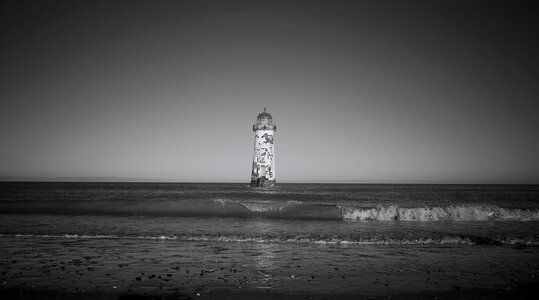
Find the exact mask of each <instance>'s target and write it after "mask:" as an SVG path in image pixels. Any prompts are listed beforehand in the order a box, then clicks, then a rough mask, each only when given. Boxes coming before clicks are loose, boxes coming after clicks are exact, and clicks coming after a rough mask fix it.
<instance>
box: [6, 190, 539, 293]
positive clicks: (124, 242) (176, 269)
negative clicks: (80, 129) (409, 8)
mask: <svg viewBox="0 0 539 300" xmlns="http://www.w3.org/2000/svg"><path fill="white" fill-rule="evenodd" d="M0 243H1V247H0V248H1V249H0V254H1V256H0V270H1V271H2V282H3V288H42V289H52V290H65V291H69V292H71V291H73V292H75V291H76V292H80V291H85V292H88V291H93V292H96V291H97V292H103V293H139V292H144V293H163V292H173V291H176V292H177V291H181V292H182V293H186V294H189V295H199V296H204V295H207V294H208V293H210V292H211V291H212V290H215V289H229V290H240V289H242V290H246V289H247V290H257V289H263V290H267V291H268V292H275V291H278V292H285V293H320V294H335V293H349V294H364V295H394V294H398V293H417V292H423V291H445V290H451V289H471V288H484V289H501V290H507V289H512V288H517V287H518V286H519V285H522V284H528V283H534V282H537V280H536V276H539V187H538V186H523V185H515V186H511V185H368V184H365V185H363V184H279V185H278V186H277V187H276V188H273V189H252V188H249V187H248V185H247V184H186V183H0ZM152 276H153V277H152Z"/></svg>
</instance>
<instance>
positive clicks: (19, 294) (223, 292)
mask: <svg viewBox="0 0 539 300" xmlns="http://www.w3.org/2000/svg"><path fill="white" fill-rule="evenodd" d="M538 293H539V285H537V284H534V283H528V284H520V285H516V286H513V287H501V286H500V287H499V288H492V289H481V288H474V289H460V288H458V287H455V288H453V289H451V290H442V291H421V292H418V293H410V292H406V293H397V292H392V293H384V292H383V291H380V292H379V293H376V294H361V293H343V294H341V293H338V292H335V293H324V294H314V293H313V294H310V293H296V292H294V291H272V290H265V289H259V290H252V289H251V290H238V289H224V288H216V289H210V290H208V291H207V292H206V293H204V294H189V293H182V292H173V293H167V292H163V293H143V294H140V293H105V292H94V291H90V292H76V293H70V292H65V291H60V290H47V289H29V288H8V289H2V288H0V298H1V299H6V300H9V299H14V300H21V299H36V300H37V299H44V300H48V299H60V300H68V299H73V300H86V299H104V300H113V299H118V300H150V299H152V300H153V299H161V300H187V299H257V300H264V299H285V300H293V299H312V300H322V299H341V300H345V299H370V300H382V299H384V300H387V299H396V300H408V299H439V300H445V299H447V300H450V299H461V300H465V299H536V296H537V294H538Z"/></svg>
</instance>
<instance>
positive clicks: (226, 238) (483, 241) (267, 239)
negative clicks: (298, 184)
mask: <svg viewBox="0 0 539 300" xmlns="http://www.w3.org/2000/svg"><path fill="white" fill-rule="evenodd" d="M2 237H12V238H51V239H53V238H56V239H81V240H89V239H108V240H120V239H121V240H129V239H130V240H155V241H187V242H200V241H202V242H229V243H276V244H291V243H292V244H322V245H323V244H328V245H430V244H434V245H445V244H447V245H451V244H459V245H462V244H464V245H525V246H537V245H539V240H537V239H536V238H508V237H505V238H495V239H494V238H485V237H478V236H457V235H455V236H451V235H448V236H443V237H439V238H429V237H422V238H415V239H413V238H402V239H399V238H383V237H369V238H352V237H348V238H336V237H327V238H323V237H318V238H316V237H315V238H313V237H307V236H295V237H275V236H238V235H205V234H201V235H178V236H176V235H155V236H152V235H142V236H130V235H123V236H122V235H99V234H97V235H90V234H80V235H79V234H0V238H2Z"/></svg>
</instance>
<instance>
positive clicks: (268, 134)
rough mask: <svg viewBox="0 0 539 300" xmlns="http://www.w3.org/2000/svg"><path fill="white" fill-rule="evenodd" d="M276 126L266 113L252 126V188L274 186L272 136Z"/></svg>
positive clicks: (257, 118)
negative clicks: (253, 134)
mask: <svg viewBox="0 0 539 300" xmlns="http://www.w3.org/2000/svg"><path fill="white" fill-rule="evenodd" d="M276 130H277V126H275V124H273V117H272V116H271V115H270V114H269V113H268V112H266V109H265V108H264V112H263V113H261V114H259V115H258V117H256V123H255V124H254V125H253V131H254V132H255V149H254V154H253V172H252V173H251V186H252V187H272V186H275V153H274V152H273V134H274V133H275V131H276Z"/></svg>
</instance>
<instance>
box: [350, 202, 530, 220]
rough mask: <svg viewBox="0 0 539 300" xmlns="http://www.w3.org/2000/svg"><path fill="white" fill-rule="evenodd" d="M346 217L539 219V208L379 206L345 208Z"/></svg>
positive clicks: (390, 218)
mask: <svg viewBox="0 0 539 300" xmlns="http://www.w3.org/2000/svg"><path fill="white" fill-rule="evenodd" d="M342 212H343V218H344V219H352V220H361V221H370V220H375V221H539V211H538V210H531V209H509V208H501V207H498V206H492V205H450V206H435V207H413V208H407V207H399V206H387V207H376V208H353V207H342Z"/></svg>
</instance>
